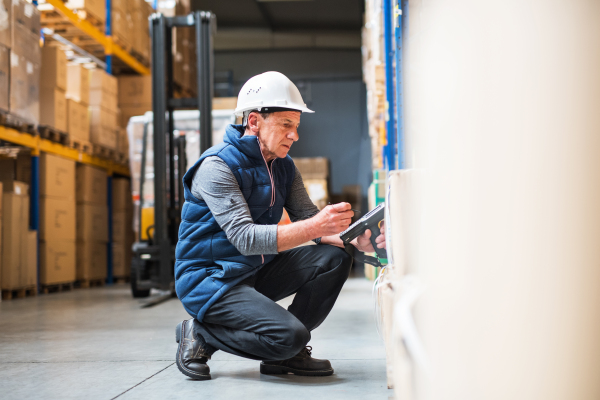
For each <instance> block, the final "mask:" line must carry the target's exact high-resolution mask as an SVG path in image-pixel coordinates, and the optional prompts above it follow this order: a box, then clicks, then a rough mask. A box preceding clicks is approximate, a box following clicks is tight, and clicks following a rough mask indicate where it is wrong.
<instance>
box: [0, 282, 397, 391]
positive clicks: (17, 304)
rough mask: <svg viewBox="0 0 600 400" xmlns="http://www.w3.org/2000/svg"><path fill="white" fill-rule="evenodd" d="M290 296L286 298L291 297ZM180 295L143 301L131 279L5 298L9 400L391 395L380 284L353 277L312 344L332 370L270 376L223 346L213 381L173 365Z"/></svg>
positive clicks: (2, 354) (4, 372) (2, 372)
mask: <svg viewBox="0 0 600 400" xmlns="http://www.w3.org/2000/svg"><path fill="white" fill-rule="evenodd" d="M284 302H286V301H285V300H284ZM184 318H187V315H186V313H185V311H184V310H183V308H182V307H181V305H180V303H179V302H178V301H177V300H176V299H174V300H171V301H168V302H166V303H163V304H161V305H158V306H155V307H152V308H148V309H140V308H139V305H138V301H137V300H133V299H132V298H131V296H130V294H129V289H128V287H127V286H125V285H117V286H114V287H111V288H108V287H107V288H96V289H88V290H75V291H73V292H68V293H60V294H51V295H44V296H38V297H34V298H26V299H21V300H14V301H5V302H1V303H0V360H2V362H1V363H0V393H1V394H2V396H1V397H2V398H3V399H17V398H44V399H79V398H82V397H84V396H85V397H86V398H87V399H112V398H115V397H118V398H119V399H140V398H144V399H175V398H190V397H192V396H195V395H196V396H197V395H201V396H202V398H211V399H229V398H240V397H241V396H243V397H244V400H252V399H264V398H270V399H283V398H287V399H318V398H327V399H352V398H354V399H387V398H388V397H392V396H393V393H392V391H391V390H389V391H388V389H387V388H386V377H385V352H384V348H383V343H382V341H381V340H380V339H379V337H378V335H377V332H376V330H375V325H374V318H373V301H372V299H371V282H369V281H367V280H365V279H361V278H355V279H350V280H349V281H348V282H347V283H346V285H345V286H344V289H343V291H342V293H341V295H340V298H339V300H338V302H337V304H336V306H335V307H334V309H333V311H332V314H331V315H330V317H329V318H328V319H327V320H326V321H325V322H324V323H323V325H322V326H321V327H319V328H318V329H317V330H316V331H315V332H313V340H312V341H311V343H310V345H312V346H313V348H314V353H313V354H314V355H315V356H316V357H318V358H328V359H330V360H331V362H332V364H333V367H334V369H335V374H334V375H333V376H330V377H322V378H309V377H297V376H293V375H287V376H264V375H261V374H260V373H259V370H258V369H259V362H257V361H249V360H244V359H241V358H238V357H234V356H231V355H228V354H225V353H223V352H217V353H216V354H215V356H214V357H213V360H211V361H210V364H209V365H210V367H211V370H212V376H213V379H212V380H211V381H204V382H196V381H192V380H188V379H187V378H186V377H185V376H183V375H182V374H181V373H180V372H179V371H178V370H177V367H176V366H175V365H174V355H175V350H176V343H175V336H174V335H175V326H176V324H177V323H178V322H179V321H181V320H182V319H184Z"/></svg>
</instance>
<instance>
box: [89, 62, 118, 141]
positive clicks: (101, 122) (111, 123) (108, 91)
mask: <svg viewBox="0 0 600 400" xmlns="http://www.w3.org/2000/svg"><path fill="white" fill-rule="evenodd" d="M89 83H90V94H89V102H90V107H89V113H90V141H91V142H92V143H94V144H97V145H100V146H103V147H105V148H107V149H110V150H116V149H117V143H118V140H117V137H118V136H117V112H118V110H117V78H115V77H114V76H112V75H110V74H107V73H106V72H104V71H103V70H101V69H99V68H96V69H92V70H90V82H89Z"/></svg>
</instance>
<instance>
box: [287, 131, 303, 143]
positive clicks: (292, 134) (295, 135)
mask: <svg viewBox="0 0 600 400" xmlns="http://www.w3.org/2000/svg"><path fill="white" fill-rule="evenodd" d="M287 136H288V138H289V139H292V140H293V141H294V142H297V141H298V139H300V136H298V129H293V130H292V131H290V132H289V133H288V135H287Z"/></svg>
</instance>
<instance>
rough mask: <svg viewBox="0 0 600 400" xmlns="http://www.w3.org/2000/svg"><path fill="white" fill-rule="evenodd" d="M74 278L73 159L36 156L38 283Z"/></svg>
mask: <svg viewBox="0 0 600 400" xmlns="http://www.w3.org/2000/svg"><path fill="white" fill-rule="evenodd" d="M73 281H75V162H74V161H71V160H67V159H65V158H62V157H58V156H54V155H50V154H46V153H42V154H41V156H40V283H41V284H42V285H52V284H57V283H67V282H73Z"/></svg>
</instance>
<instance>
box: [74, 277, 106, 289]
mask: <svg viewBox="0 0 600 400" xmlns="http://www.w3.org/2000/svg"><path fill="white" fill-rule="evenodd" d="M104 283H105V281H104V278H100V279H81V280H79V281H77V287H78V288H80V289H87V288H90V287H97V286H104Z"/></svg>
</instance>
